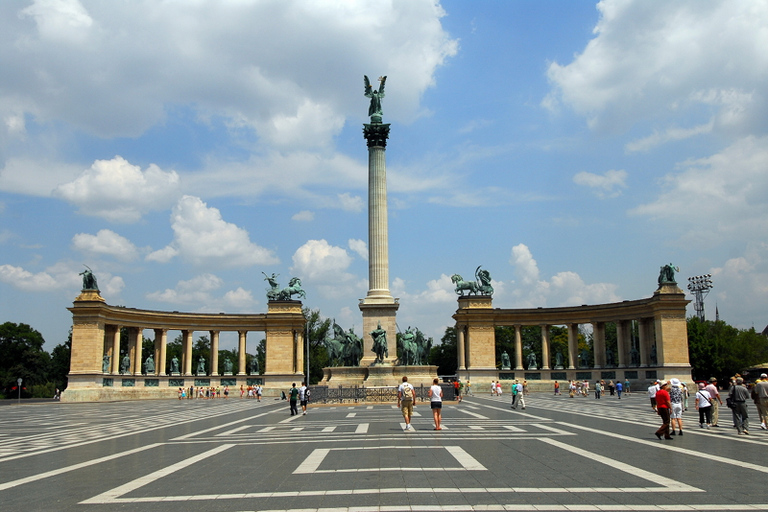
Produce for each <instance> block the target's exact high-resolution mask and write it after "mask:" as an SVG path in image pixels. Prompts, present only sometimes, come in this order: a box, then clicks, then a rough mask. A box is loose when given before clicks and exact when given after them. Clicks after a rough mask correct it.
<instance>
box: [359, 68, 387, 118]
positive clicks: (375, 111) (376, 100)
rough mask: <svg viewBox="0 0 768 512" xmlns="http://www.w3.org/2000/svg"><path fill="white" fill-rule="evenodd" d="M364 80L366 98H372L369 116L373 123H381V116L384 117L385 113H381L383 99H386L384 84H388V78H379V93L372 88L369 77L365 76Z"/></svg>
mask: <svg viewBox="0 0 768 512" xmlns="http://www.w3.org/2000/svg"><path fill="white" fill-rule="evenodd" d="M363 80H365V97H366V98H371V106H369V107H368V116H369V117H370V118H371V122H374V123H376V122H378V123H380V122H381V116H382V115H383V112H382V111H381V98H383V97H384V84H385V83H386V82H387V77H386V76H380V77H379V82H380V85H379V90H378V91H377V90H376V89H374V88H373V87H371V81H370V80H368V76H367V75H363Z"/></svg>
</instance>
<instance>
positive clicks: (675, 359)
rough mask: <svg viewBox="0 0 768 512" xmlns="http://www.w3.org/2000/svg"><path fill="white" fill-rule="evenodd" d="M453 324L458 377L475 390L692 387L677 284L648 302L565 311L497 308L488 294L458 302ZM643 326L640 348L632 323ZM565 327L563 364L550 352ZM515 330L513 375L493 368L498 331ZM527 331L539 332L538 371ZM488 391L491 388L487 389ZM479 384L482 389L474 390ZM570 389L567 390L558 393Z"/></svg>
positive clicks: (683, 302) (667, 286) (659, 291)
mask: <svg viewBox="0 0 768 512" xmlns="http://www.w3.org/2000/svg"><path fill="white" fill-rule="evenodd" d="M458 302H459V308H458V310H457V311H456V314H455V315H453V318H454V320H455V321H456V333H457V353H458V354H457V355H458V364H459V365H458V371H457V373H458V376H459V378H460V379H462V380H464V381H467V380H470V381H471V383H472V387H473V389H474V390H476V391H478V390H484V389H486V388H488V389H490V382H491V381H496V380H500V381H504V380H509V379H517V380H520V381H521V382H522V381H523V380H524V379H525V380H527V381H528V383H529V387H530V388H531V389H546V390H551V389H552V383H553V382H554V381H555V380H557V381H560V382H563V381H565V382H566V383H567V382H568V381H569V380H584V379H587V380H589V381H591V382H594V381H596V380H605V381H608V380H613V381H618V380H621V381H622V382H623V381H624V380H625V379H630V381H631V382H632V383H637V384H639V385H646V384H648V383H650V382H652V381H653V380H655V379H657V378H658V379H664V380H666V379H671V378H673V377H677V378H679V379H680V380H682V381H684V382H685V381H687V382H690V381H691V366H690V362H689V360H688V326H687V322H686V309H685V308H686V305H687V304H688V302H690V301H688V300H686V298H685V294H684V293H683V291H682V290H680V288H678V287H677V286H676V285H674V284H663V285H661V286H660V287H659V288H658V289H657V290H656V292H654V294H653V296H652V297H650V298H647V299H640V300H633V301H623V302H618V303H612V304H599V305H583V306H574V307H560V308H535V309H499V308H497V309H494V308H493V304H492V299H491V297H490V296H482V295H480V296H472V295H470V296H464V297H459V299H458ZM632 321H636V322H637V326H638V343H637V346H636V348H632V347H631V346H630V344H631V322H632ZM608 322H614V323H615V324H616V331H617V353H616V354H611V353H609V351H608V350H607V349H606V343H605V324H606V323H608ZM581 324H591V326H592V332H593V340H594V346H593V353H594V361H590V364H589V365H588V366H584V365H583V364H579V354H578V333H579V325H581ZM552 325H565V326H567V328H568V351H567V354H563V358H562V359H563V360H562V362H561V364H560V365H555V363H554V358H555V355H554V354H552V353H551V346H550V338H549V328H550V326H552ZM500 326H513V327H514V328H515V351H514V355H515V360H514V361H511V367H510V368H509V369H508V370H504V369H502V370H500V369H498V367H497V364H496V350H495V347H496V340H495V328H496V327H500ZM523 326H539V327H541V333H542V336H541V354H542V358H541V359H542V360H540V361H537V367H536V368H526V367H524V361H523V347H522V337H521V331H522V327H523ZM486 385H487V386H486ZM476 386H477V387H476ZM561 389H562V390H566V389H567V387H566V386H563V387H561Z"/></svg>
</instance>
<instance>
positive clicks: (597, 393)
mask: <svg viewBox="0 0 768 512" xmlns="http://www.w3.org/2000/svg"><path fill="white" fill-rule="evenodd" d="M602 394H603V386H601V385H600V381H599V380H598V381H595V400H600V395H602Z"/></svg>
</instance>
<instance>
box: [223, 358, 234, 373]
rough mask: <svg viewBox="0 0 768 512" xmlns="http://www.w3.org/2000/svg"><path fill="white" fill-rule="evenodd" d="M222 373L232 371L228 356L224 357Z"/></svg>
mask: <svg viewBox="0 0 768 512" xmlns="http://www.w3.org/2000/svg"><path fill="white" fill-rule="evenodd" d="M224 373H232V361H230V360H229V358H228V357H227V358H224Z"/></svg>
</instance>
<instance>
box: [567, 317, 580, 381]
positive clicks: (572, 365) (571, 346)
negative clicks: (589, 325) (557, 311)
mask: <svg viewBox="0 0 768 512" xmlns="http://www.w3.org/2000/svg"><path fill="white" fill-rule="evenodd" d="M578 353H579V324H568V369H569V370H575V369H576V361H577V360H578Z"/></svg>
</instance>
